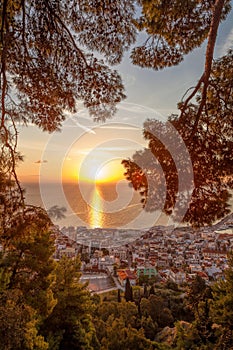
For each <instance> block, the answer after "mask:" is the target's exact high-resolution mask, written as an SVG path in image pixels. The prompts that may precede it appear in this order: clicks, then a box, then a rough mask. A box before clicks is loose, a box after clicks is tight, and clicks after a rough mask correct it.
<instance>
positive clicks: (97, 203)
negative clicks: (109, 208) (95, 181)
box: [89, 186, 104, 228]
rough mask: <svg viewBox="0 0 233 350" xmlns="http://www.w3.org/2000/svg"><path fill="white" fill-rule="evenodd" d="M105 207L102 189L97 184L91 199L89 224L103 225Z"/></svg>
mask: <svg viewBox="0 0 233 350" xmlns="http://www.w3.org/2000/svg"><path fill="white" fill-rule="evenodd" d="M103 214H104V213H103V207H102V199H101V192H100V189H99V188H98V187H97V186H96V187H95V189H94V191H93V194H92V199H91V206H90V211H89V225H90V226H91V228H97V227H103Z"/></svg>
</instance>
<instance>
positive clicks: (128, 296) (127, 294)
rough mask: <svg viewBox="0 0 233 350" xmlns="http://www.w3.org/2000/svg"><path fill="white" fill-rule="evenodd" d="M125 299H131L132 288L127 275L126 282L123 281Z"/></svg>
mask: <svg viewBox="0 0 233 350" xmlns="http://www.w3.org/2000/svg"><path fill="white" fill-rule="evenodd" d="M125 300H126V301H133V290H132V287H131V284H130V281H129V278H128V277H127V278H126V283H125Z"/></svg>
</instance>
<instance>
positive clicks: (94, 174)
mask: <svg viewBox="0 0 233 350" xmlns="http://www.w3.org/2000/svg"><path fill="white" fill-rule="evenodd" d="M87 165H88V166H87ZM78 178H79V180H81V181H86V182H91V183H95V184H107V183H111V182H118V181H120V180H123V179H124V167H123V165H122V164H121V161H120V160H119V159H113V160H110V161H107V162H105V163H103V164H98V163H97V162H95V161H94V160H93V162H92V163H91V164H86V166H85V169H84V170H83V171H82V172H80V174H79V176H78Z"/></svg>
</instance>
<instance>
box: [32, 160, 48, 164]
mask: <svg viewBox="0 0 233 350" xmlns="http://www.w3.org/2000/svg"><path fill="white" fill-rule="evenodd" d="M34 163H35V164H42V163H48V161H47V160H37V161H36V162H34Z"/></svg>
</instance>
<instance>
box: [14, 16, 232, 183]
mask: <svg viewBox="0 0 233 350" xmlns="http://www.w3.org/2000/svg"><path fill="white" fill-rule="evenodd" d="M230 47H233V11H231V13H230V14H229V15H228V18H227V20H226V21H224V22H222V24H221V26H220V29H219V33H218V38H217V45H216V48H215V58H218V57H220V56H222V55H224V54H225V53H226V52H227V50H228V49H229V48H230ZM204 60H205V44H204V45H203V46H202V47H201V48H198V49H195V50H194V51H193V52H192V53H191V54H189V55H188V56H186V57H185V59H184V61H183V62H182V63H181V64H180V65H179V66H176V67H171V68H166V69H164V70H162V71H159V72H158V71H153V70H149V69H145V68H139V67H136V66H133V65H132V64H131V63H130V60H129V54H128V53H126V54H125V57H124V59H123V61H122V63H121V64H120V65H119V66H117V67H115V68H116V69H117V70H118V71H119V73H120V74H121V76H122V79H123V82H124V85H125V89H126V91H125V92H126V95H127V98H126V100H125V101H124V102H122V103H120V104H119V105H118V112H117V114H116V115H115V116H114V117H113V118H112V119H111V120H109V121H107V122H106V123H102V124H101V123H98V124H97V123H94V122H93V121H92V120H91V119H90V118H89V116H88V113H87V111H86V110H85V109H84V108H83V107H82V105H81V104H80V106H79V112H78V113H77V114H76V115H70V114H68V113H67V119H66V121H65V122H64V124H63V127H62V130H61V132H56V133H53V134H47V133H45V132H42V131H41V130H39V129H38V128H37V127H35V126H31V125H30V126H28V127H27V128H26V127H21V128H20V131H19V150H20V152H21V153H22V154H23V156H24V162H23V163H21V165H20V166H19V168H18V175H19V178H20V180H21V181H22V182H38V181H41V182H60V181H64V182H70V181H77V180H82V181H90V182H91V181H96V182H104V181H118V180H121V179H123V172H124V169H123V166H122V165H121V160H122V159H124V158H128V157H131V156H132V154H133V153H134V152H135V151H136V150H139V149H142V148H143V147H146V142H145V140H144V139H143V137H142V127H143V122H144V121H145V120H146V119H147V118H159V119H161V120H166V118H167V116H168V115H169V114H171V113H176V112H177V107H176V106H177V102H179V100H180V99H181V98H182V96H183V95H184V93H185V92H186V90H187V89H188V88H190V87H191V86H194V85H195V83H196V82H197V81H198V79H199V77H200V76H201V73H202V71H203V66H204Z"/></svg>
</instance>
